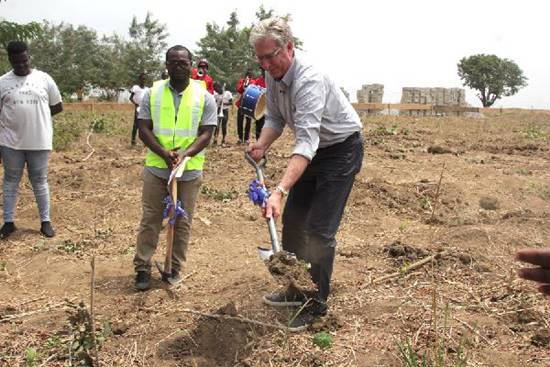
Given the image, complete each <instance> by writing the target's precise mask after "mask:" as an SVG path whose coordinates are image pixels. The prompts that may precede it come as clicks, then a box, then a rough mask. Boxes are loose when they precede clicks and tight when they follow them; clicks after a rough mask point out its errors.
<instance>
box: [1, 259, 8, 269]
mask: <svg viewBox="0 0 550 367" xmlns="http://www.w3.org/2000/svg"><path fill="white" fill-rule="evenodd" d="M7 266H8V263H7V262H6V261H4V260H1V261H0V271H6V267H7Z"/></svg>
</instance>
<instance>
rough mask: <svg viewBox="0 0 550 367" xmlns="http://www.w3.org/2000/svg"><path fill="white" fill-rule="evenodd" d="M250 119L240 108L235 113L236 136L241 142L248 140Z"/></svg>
mask: <svg viewBox="0 0 550 367" xmlns="http://www.w3.org/2000/svg"><path fill="white" fill-rule="evenodd" d="M244 120H246V124H245V125H244V129H243V122H244ZM250 120H251V119H250V117H248V116H245V114H244V113H243V111H242V110H241V108H239V110H238V111H237V135H239V140H240V141H241V142H244V141H248V140H250V123H251V121H250Z"/></svg>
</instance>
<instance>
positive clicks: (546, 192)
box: [539, 185, 550, 201]
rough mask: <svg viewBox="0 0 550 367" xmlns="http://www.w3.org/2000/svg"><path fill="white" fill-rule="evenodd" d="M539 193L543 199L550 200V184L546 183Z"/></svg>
mask: <svg viewBox="0 0 550 367" xmlns="http://www.w3.org/2000/svg"><path fill="white" fill-rule="evenodd" d="M539 195H540V197H541V198H542V199H544V200H547V201H550V186H549V185H545V186H542V188H541V189H540V191H539Z"/></svg>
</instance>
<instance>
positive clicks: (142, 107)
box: [138, 89, 151, 120]
mask: <svg viewBox="0 0 550 367" xmlns="http://www.w3.org/2000/svg"><path fill="white" fill-rule="evenodd" d="M150 97H151V91H150V89H147V90H146V91H145V92H143V98H142V99H141V103H140V104H139V113H138V119H140V120H151V98H150Z"/></svg>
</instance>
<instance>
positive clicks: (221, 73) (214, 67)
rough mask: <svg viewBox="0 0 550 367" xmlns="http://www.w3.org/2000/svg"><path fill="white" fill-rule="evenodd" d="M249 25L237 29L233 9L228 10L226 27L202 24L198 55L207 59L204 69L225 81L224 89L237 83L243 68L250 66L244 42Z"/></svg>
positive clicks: (222, 81)
mask: <svg viewBox="0 0 550 367" xmlns="http://www.w3.org/2000/svg"><path fill="white" fill-rule="evenodd" d="M249 33H250V29H240V28H239V19H238V17H237V13H236V12H234V11H233V12H232V13H231V15H230V16H229V20H228V21H227V23H226V27H222V28H220V27H219V26H218V25H217V24H216V23H207V24H206V36H204V37H203V38H201V39H200V40H199V42H197V45H198V46H199V51H198V52H197V57H198V58H205V59H207V60H208V71H209V73H210V74H211V75H212V77H213V78H214V80H216V81H218V82H220V83H226V89H232V88H231V86H234V85H236V84H237V81H238V80H239V78H240V76H241V75H242V74H243V72H244V70H245V69H247V68H249V67H252V66H254V64H255V63H254V59H253V55H252V50H251V49H250V47H249V46H248V35H249Z"/></svg>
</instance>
